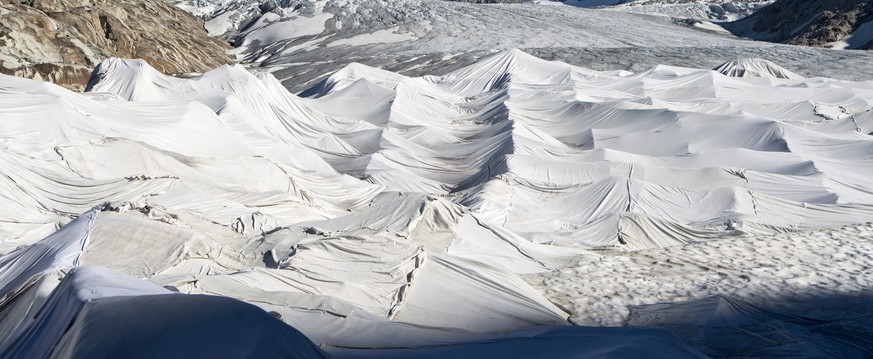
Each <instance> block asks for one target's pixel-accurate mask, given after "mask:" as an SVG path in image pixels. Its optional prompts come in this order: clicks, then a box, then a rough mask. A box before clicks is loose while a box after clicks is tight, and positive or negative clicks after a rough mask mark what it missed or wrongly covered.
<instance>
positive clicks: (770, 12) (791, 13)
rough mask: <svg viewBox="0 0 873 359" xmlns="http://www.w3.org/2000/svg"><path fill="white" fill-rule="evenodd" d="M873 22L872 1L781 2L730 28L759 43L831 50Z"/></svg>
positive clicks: (872, 44) (865, 44)
mask: <svg viewBox="0 0 873 359" xmlns="http://www.w3.org/2000/svg"><path fill="white" fill-rule="evenodd" d="M871 21H873V1H871V0H806V1H796V0H779V1H776V2H775V3H773V4H771V5H770V6H767V7H765V8H763V9H761V10H759V11H758V12H756V13H755V14H754V15H752V16H750V17H747V18H745V19H743V20H740V21H738V22H737V23H735V24H732V25H731V26H730V28H731V29H732V30H733V31H734V32H735V33H737V34H738V35H741V36H746V37H750V38H753V39H758V40H765V41H773V42H781V43H789V44H795V45H806V46H818V47H830V46H833V45H832V44H834V43H837V42H840V41H844V39H846V38H847V36H849V35H850V34H852V33H854V32H855V31H856V30H858V29H859V28H861V27H862V25H864V24H868V23H870V22H871ZM868 26H869V24H868ZM861 32H866V31H861ZM863 35H868V34H863ZM848 47H849V48H856V49H871V48H873V41H870V39H866V40H864V41H861V40H860V39H855V41H854V43H850V44H849V46H848Z"/></svg>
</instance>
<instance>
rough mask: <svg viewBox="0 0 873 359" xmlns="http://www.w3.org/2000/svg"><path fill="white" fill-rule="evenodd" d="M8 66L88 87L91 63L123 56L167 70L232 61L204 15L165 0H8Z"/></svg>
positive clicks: (3, 22) (3, 19)
mask: <svg viewBox="0 0 873 359" xmlns="http://www.w3.org/2000/svg"><path fill="white" fill-rule="evenodd" d="M0 47H2V48H3V52H2V53H0V73H4V74H11V75H16V76H22V77H29V78H39V79H43V80H46V81H51V82H54V83H57V84H59V85H62V86H65V87H68V88H72V89H82V88H83V87H84V86H85V84H86V83H87V82H88V77H89V76H90V73H91V68H92V67H93V66H94V65H96V64H97V63H98V62H100V61H101V60H103V59H105V58H108V57H112V56H117V57H127V58H142V59H145V60H146V61H148V62H149V63H150V64H151V65H152V66H154V67H155V68H157V69H159V70H160V71H162V72H165V73H185V72H200V71H205V70H207V69H211V68H213V67H216V66H218V65H221V64H224V63H227V62H230V58H228V57H227V55H225V54H224V52H225V51H226V50H227V48H228V46H227V45H226V44H225V43H224V42H222V41H221V40H219V39H214V38H210V37H208V36H207V35H206V31H205V30H204V29H203V22H202V21H201V20H200V19H198V18H196V17H194V16H191V15H190V14H188V13H186V12H184V11H182V10H180V9H178V8H176V7H174V6H172V5H169V4H167V3H165V2H164V1H161V0H145V1H137V0H112V1H110V0H79V1H76V0H0Z"/></svg>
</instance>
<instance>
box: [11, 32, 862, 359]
mask: <svg viewBox="0 0 873 359" xmlns="http://www.w3.org/2000/svg"><path fill="white" fill-rule="evenodd" d="M434 26H437V25H434ZM665 26H666V25H665ZM689 31H693V30H689ZM343 46H353V45H343ZM727 60H732V59H725V61H723V62H724V64H723V65H722V66H719V67H718V71H713V70H709V69H695V68H686V67H675V66H663V65H661V66H654V67H652V68H649V69H646V70H644V71H638V72H629V71H623V70H615V71H595V70H591V69H587V68H583V67H578V66H573V65H569V64H567V63H563V62H554V61H545V60H542V59H539V58H536V57H534V56H532V55H530V54H527V53H525V52H523V51H519V50H508V51H503V52H499V53H496V54H494V55H492V56H489V57H485V58H484V59H482V60H480V61H478V62H476V63H475V64H472V65H470V66H466V67H461V68H459V69H457V70H455V71H451V72H448V73H446V74H443V75H429V76H421V77H412V76H406V75H402V74H398V73H394V72H390V71H386V70H380V69H377V68H373V67H369V66H367V65H363V64H358V63H355V64H349V65H346V66H344V67H343V68H342V69H340V70H339V71H336V72H334V73H332V74H331V75H330V76H328V77H324V78H322V80H320V81H319V82H317V83H315V84H314V85H313V86H312V87H310V88H308V89H306V90H305V91H302V92H301V94H300V95H295V94H293V93H291V92H289V91H288V90H286V88H285V87H284V86H283V85H282V83H281V82H280V81H279V80H278V79H277V78H276V77H275V76H274V75H272V74H271V73H269V72H256V73H251V72H249V71H247V70H246V69H245V68H243V67H242V66H238V65H237V66H224V67H221V68H218V69H215V70H213V71H210V72H207V73H205V74H202V75H200V76H197V77H194V78H191V79H180V78H174V77H169V76H165V75H162V74H160V73H159V72H158V71H156V70H154V69H153V68H151V67H150V66H149V65H148V64H146V63H144V62H142V61H137V60H123V59H110V60H106V61H104V62H102V63H101V64H100V65H99V66H98V67H97V69H96V70H95V75H94V77H93V78H92V80H91V83H90V84H89V89H88V92H87V93H84V94H79V93H73V92H70V91H67V90H64V89H62V88H60V87H57V86H54V85H51V84H47V83H43V82H39V81H33V80H24V79H19V78H14V77H8V76H2V77H0V118H2V121H0V130H2V133H3V134H4V137H3V138H2V140H0V168H2V169H3V170H2V173H3V176H2V177H0V196H3V198H4V202H5V203H7V205H6V206H4V207H3V208H2V209H0V238H3V239H4V240H3V242H2V246H0V249H2V252H3V253H6V255H5V256H3V257H0V267H2V269H3V270H2V271H0V290H2V292H0V298H2V299H0V300H2V302H0V304H2V306H0V308H2V309H0V314H2V316H0V330H2V331H3V333H4V336H3V338H5V339H4V340H2V341H0V352H2V353H3V355H4V356H13V357H14V356H26V357H30V358H39V357H46V358H47V357H57V358H67V357H94V355H95V354H97V353H99V354H104V355H107V356H109V357H111V356H113V355H116V354H117V353H119V350H126V349H129V348H144V349H142V350H148V351H147V352H148V353H153V354H154V355H157V356H161V357H191V356H209V355H213V354H216V353H223V354H226V353H234V354H233V355H234V356H260V355H266V356H282V357H291V358H294V357H301V358H303V357H322V356H323V357H326V356H329V355H332V356H334V357H338V358H346V357H347V358H361V357H380V358H384V357H422V358H424V357H469V356H482V357H495V358H497V357H507V356H537V357H541V358H546V357H553V358H565V357H568V356H570V357H573V356H577V357H589V356H598V355H614V356H620V357H624V356H644V357H663V358H680V357H691V358H696V357H706V356H724V355H730V356H733V355H739V356H770V355H777V354H778V355H786V354H792V355H801V354H803V355H813V356H817V355H821V356H835V357H862V356H865V355H869V354H870V352H869V347H870V344H871V343H870V341H869V339H866V338H869V337H870V334H873V325H871V324H870V321H869V320H868V319H869V314H865V313H870V309H871V308H870V306H871V305H870V303H871V302H870V299H869V298H870V294H871V289H873V271H870V270H869V262H870V258H871V256H873V243H871V234H873V229H871V224H869V222H871V221H873V177H871V176H870V174H871V173H873V136H871V133H873V83H871V82H854V81H845V80H835V79H829V78H822V77H817V78H804V77H803V76H801V75H799V74H797V73H795V72H792V71H789V70H787V69H784V68H781V67H779V66H778V65H777V64H775V63H773V62H768V61H765V60H760V59H743V60H739V61H732V62H730V61H727ZM713 67H715V66H713ZM95 205H98V206H99V207H98V208H97V209H92V208H93V207H94V206H95ZM74 218H75V219H74ZM64 224H66V226H64V227H62V228H61V229H60V230H57V229H58V228H59V227H61V226H62V225H64ZM56 230H57V231H56ZM34 243H35V244H34ZM59 279H60V280H59ZM180 293H181V294H180ZM804 298H814V300H812V299H811V300H804ZM256 307H257V308H256ZM131 308H133V309H131ZM155 308H164V309H161V311H162V313H163V314H161V315H149V314H148V313H152V312H153V311H155ZM258 308H260V309H258ZM268 312H269V314H268ZM216 313H221V314H216ZM113 318H124V319H122V320H115V319H113ZM169 318H184V319H182V320H176V319H172V321H175V322H184V323H186V324H185V326H181V327H179V326H173V327H172V328H173V330H175V331H174V332H173V333H174V334H173V335H171V336H160V335H157V334H155V333H158V332H160V331H161V330H163V329H160V328H164V327H165V325H164V324H162V323H166V321H171V319H169ZM282 322H284V323H285V324H288V325H290V327H289V326H287V325H285V324H282ZM125 323H127V324H125ZM240 323H244V324H240ZM573 324H576V325H573ZM292 327H293V328H292ZM242 328H244V329H242ZM295 329H296V330H295ZM228 330H229V331H231V332H232V333H237V334H240V332H244V333H245V335H228V334H227V333H228V332H227V331H228ZM298 331H299V332H298ZM155 335H157V336H156V337H153V336H155ZM106 337H111V338H117V340H118V341H124V342H123V343H128V344H117V345H115V346H112V345H109V344H105V342H102V341H98V340H97V339H95V338H106ZM189 338H197V339H196V340H193V339H191V340H189ZM113 342H116V340H115V339H113ZM243 343H245V345H243ZM253 343H254V344H253ZM192 348H203V349H192ZM543 348H548V350H544V349H543ZM192 350H193V351H192ZM231 350H236V351H231ZM246 350H248V351H246ZM25 353H26V354H25ZM107 353H108V354H107ZM216 355H217V354H216Z"/></svg>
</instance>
